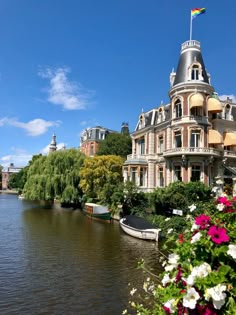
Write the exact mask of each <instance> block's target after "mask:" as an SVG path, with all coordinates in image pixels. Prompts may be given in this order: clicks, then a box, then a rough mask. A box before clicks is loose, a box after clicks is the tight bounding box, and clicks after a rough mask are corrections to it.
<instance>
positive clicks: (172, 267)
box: [165, 264, 177, 271]
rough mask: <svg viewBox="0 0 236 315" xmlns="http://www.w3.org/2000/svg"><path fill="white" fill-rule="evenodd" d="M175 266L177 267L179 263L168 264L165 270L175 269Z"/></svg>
mask: <svg viewBox="0 0 236 315" xmlns="http://www.w3.org/2000/svg"><path fill="white" fill-rule="evenodd" d="M175 267H177V264H176V265H167V266H165V271H172V270H173V269H175Z"/></svg>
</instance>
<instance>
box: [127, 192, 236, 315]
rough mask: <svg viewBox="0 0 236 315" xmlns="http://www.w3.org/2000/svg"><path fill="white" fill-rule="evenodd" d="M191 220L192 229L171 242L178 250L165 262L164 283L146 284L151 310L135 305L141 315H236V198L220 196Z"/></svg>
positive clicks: (132, 304) (162, 278) (191, 217)
mask: <svg viewBox="0 0 236 315" xmlns="http://www.w3.org/2000/svg"><path fill="white" fill-rule="evenodd" d="M193 213H194V212H193ZM187 219H188V229H186V230H185V232H184V233H182V234H180V235H179V236H178V240H175V237H173V238H170V240H169V242H173V241H174V240H175V249H174V250H173V251H172V252H171V253H170V254H169V255H168V257H166V258H165V260H164V263H163V267H164V269H165V271H164V272H163V273H162V274H161V278H160V279H161V281H160V283H159V284H156V283H154V282H150V280H149V281H148V282H146V283H145V284H144V288H145V292H146V295H145V299H144V300H145V301H149V302H148V303H149V305H148V307H146V306H145V305H143V304H138V303H134V302H132V303H131V306H133V307H134V308H135V309H136V310H137V314H139V315H144V314H145V315H155V314H158V315H161V314H162V315H170V314H176V315H181V314H186V315H187V314H188V315H218V314H219V315H233V314H236V302H235V300H236V233H235V231H236V220H235V219H236V197H234V198H229V197H227V196H221V197H219V198H218V199H217V200H216V202H215V203H214V206H212V205H210V206H208V207H207V209H205V212H204V213H202V214H200V215H197V216H196V217H193V216H192V215H191V216H190V215H188V216H187ZM150 295H151V296H152V300H151V301H152V304H150Z"/></svg>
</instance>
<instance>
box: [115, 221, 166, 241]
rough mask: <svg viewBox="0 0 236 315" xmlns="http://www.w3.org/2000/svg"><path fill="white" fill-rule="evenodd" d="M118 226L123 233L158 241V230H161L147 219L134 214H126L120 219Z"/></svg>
mask: <svg viewBox="0 0 236 315" xmlns="http://www.w3.org/2000/svg"><path fill="white" fill-rule="evenodd" d="M120 227H121V229H122V230H123V231H124V232H125V233H127V234H129V235H131V236H133V237H136V238H140V239H143V240H153V241H156V242H158V238H159V232H160V231H161V229H157V228H155V227H154V226H153V225H152V224H151V223H149V222H148V221H147V220H145V219H143V218H139V217H136V216H134V215H128V216H125V217H124V218H122V219H120Z"/></svg>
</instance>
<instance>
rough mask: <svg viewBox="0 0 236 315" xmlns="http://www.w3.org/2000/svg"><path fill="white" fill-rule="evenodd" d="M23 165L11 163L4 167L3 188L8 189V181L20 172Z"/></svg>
mask: <svg viewBox="0 0 236 315" xmlns="http://www.w3.org/2000/svg"><path fill="white" fill-rule="evenodd" d="M22 169H23V167H20V166H14V164H13V163H11V164H10V165H9V166H7V167H4V168H3V170H2V189H3V190H5V189H8V181H9V178H10V176H11V175H12V174H15V173H19V172H20V171H21V170H22Z"/></svg>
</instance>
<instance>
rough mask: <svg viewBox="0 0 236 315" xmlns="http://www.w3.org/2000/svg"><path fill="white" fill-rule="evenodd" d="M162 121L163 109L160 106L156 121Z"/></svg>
mask: <svg viewBox="0 0 236 315" xmlns="http://www.w3.org/2000/svg"><path fill="white" fill-rule="evenodd" d="M162 121H163V111H162V108H160V109H159V111H158V122H162Z"/></svg>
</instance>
